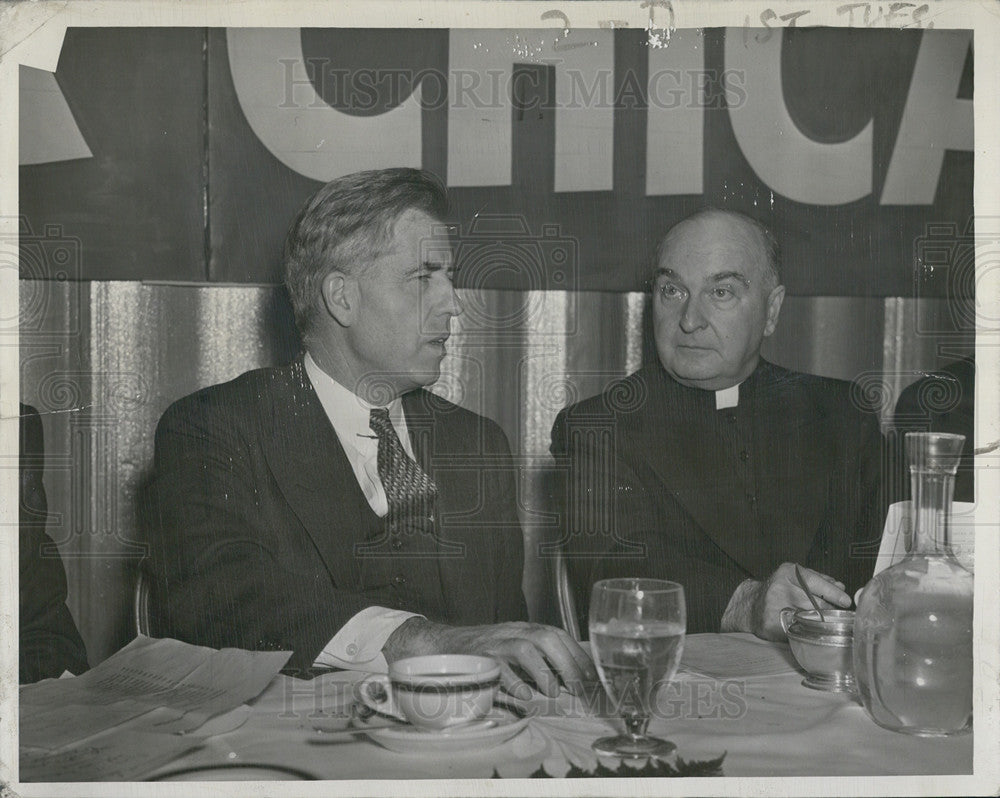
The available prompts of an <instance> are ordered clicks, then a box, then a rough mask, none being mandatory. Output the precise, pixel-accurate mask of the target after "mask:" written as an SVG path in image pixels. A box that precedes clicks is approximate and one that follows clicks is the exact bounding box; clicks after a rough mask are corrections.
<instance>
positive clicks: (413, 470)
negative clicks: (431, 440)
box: [368, 407, 437, 520]
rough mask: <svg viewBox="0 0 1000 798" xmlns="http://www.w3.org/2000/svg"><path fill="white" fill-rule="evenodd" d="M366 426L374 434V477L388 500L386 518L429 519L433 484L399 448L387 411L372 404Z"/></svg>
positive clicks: (432, 506) (433, 495)
mask: <svg viewBox="0 0 1000 798" xmlns="http://www.w3.org/2000/svg"><path fill="white" fill-rule="evenodd" d="M368 426H369V427H371V429H372V432H374V433H375V434H376V435H377V436H378V476H379V479H381V480H382V487H383V488H384V489H385V496H386V499H388V502H389V518H390V519H394V518H407V517H411V518H420V517H423V518H426V519H428V520H433V515H434V501H435V499H436V498H437V485H435V484H434V480H433V479H431V478H430V477H429V476H428V475H427V474H426V472H424V470H423V469H422V468H421V467H420V466H419V465H417V463H416V462H414V460H413V459H411V458H410V456H409V455H408V454H407V453H406V451H405V450H404V449H403V444H401V443H400V442H399V436H398V435H397V434H396V428H395V427H393V426H392V422H391V421H390V420H389V411H388V410H386V409H385V408H383V407H373V408H372V411H371V416H370V417H369V420H368Z"/></svg>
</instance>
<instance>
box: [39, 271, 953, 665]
mask: <svg viewBox="0 0 1000 798" xmlns="http://www.w3.org/2000/svg"><path fill="white" fill-rule="evenodd" d="M461 294H462V299H463V304H464V307H465V312H464V314H463V315H462V316H461V317H459V318H458V319H457V320H456V323H455V329H454V334H453V336H452V338H451V340H450V341H449V344H448V349H449V354H448V356H447V358H446V359H445V362H444V366H443V374H442V377H441V379H440V381H439V382H438V383H437V384H436V385H435V387H434V390H435V391H436V392H438V393H440V394H442V395H443V396H445V397H447V398H448V399H451V400H452V401H455V402H457V403H458V404H461V405H463V406H464V407H467V408H469V409H471V410H475V411H476V412H479V413H482V414H483V415H485V416H488V417H490V418H492V419H494V420H496V421H497V422H498V423H500V425H501V426H502V427H503V429H504V430H505V431H506V433H507V436H508V438H509V439H510V442H511V447H512V450H513V453H514V455H515V457H516V459H517V462H518V465H519V468H520V496H519V500H520V504H521V513H522V523H523V526H524V532H525V560H526V561H525V572H524V589H525V595H526V596H527V599H528V605H529V609H530V611H531V614H532V617H533V618H535V619H537V620H542V621H546V622H556V621H557V619H558V615H557V611H556V605H555V601H554V596H553V592H552V582H551V574H550V569H551V559H550V557H548V556H546V554H545V552H544V551H543V550H541V548H540V544H541V543H543V542H545V540H547V539H552V538H554V536H555V533H556V524H557V519H556V518H554V517H553V516H552V514H551V513H548V514H547V513H546V512H545V501H544V495H543V493H544V484H545V483H544V479H543V475H544V473H545V470H546V469H547V468H549V467H550V465H551V458H550V456H549V453H548V447H549V433H550V429H551V426H552V422H553V421H554V419H555V416H556V413H558V412H559V410H560V409H562V407H563V406H565V405H566V404H568V403H570V402H573V401H576V400H578V399H583V398H585V397H587V396H591V395H593V394H595V393H598V392H600V391H601V390H602V389H603V388H604V387H605V386H606V385H607V383H608V382H610V381H612V380H614V379H617V378H618V377H621V376H624V375H626V374H628V373H631V372H632V371H634V370H635V369H637V368H638V367H639V366H640V364H641V363H642V362H643V360H644V358H648V357H650V356H651V353H652V348H651V344H650V341H649V333H648V328H649V323H648V312H647V308H646V304H647V300H646V297H645V296H644V295H642V294H618V293H598V292H576V293H568V292H556V291H547V292H546V291H532V292H514V291H487V290H480V291H463V292H461ZM947 316H948V310H947V307H946V305H945V303H944V301H942V300H928V299H920V300H917V299H905V300H904V299H897V298H889V299H882V298H843V297H808V298H803V297H789V298H787V299H786V302H785V306H784V308H783V311H782V319H781V323H780V324H779V328H778V332H777V333H776V334H775V336H774V337H773V338H772V339H769V341H768V342H767V346H766V349H765V355H766V356H767V357H769V358H770V359H772V360H774V361H775V362H777V363H779V364H781V365H784V366H788V367H790V368H795V369H801V370H805V371H813V372H815V373H819V374H824V375H827V376H833V377H840V378H843V379H855V378H863V379H869V380H872V379H874V380H875V381H876V382H877V383H878V390H879V391H881V392H882V393H884V394H885V396H886V398H885V401H884V403H883V404H884V407H883V413H884V415H887V414H888V413H891V409H892V407H891V405H892V397H893V396H896V395H898V392H899V391H900V390H901V389H902V388H903V387H905V385H906V384H908V383H909V382H912V381H913V380H914V379H916V377H917V376H918V373H919V371H920V370H926V369H933V368H935V367H936V366H938V365H940V362H939V361H941V360H947V359H948V358H947V357H940V355H941V351H940V347H939V346H938V342H937V340H936V339H935V338H934V337H933V336H928V335H920V334H917V332H918V330H917V326H918V324H919V323H920V322H921V320H923V321H924V322H926V321H927V320H928V319H930V320H931V323H932V324H937V325H938V327H939V328H940V327H941V326H942V325H946V322H947ZM20 327H21V339H20V349H21V374H20V379H21V398H22V401H25V402H27V403H28V404H31V405H34V406H35V407H36V408H38V410H39V411H40V412H41V413H42V419H43V424H44V427H45V444H46V470H45V486H46V490H47V493H48V504H49V510H50V519H49V534H50V535H51V536H52V538H53V539H54V540H55V541H56V542H57V544H58V546H59V549H60V552H61V554H62V557H63V560H64V563H65V566H66V571H67V576H68V580H69V605H70V609H71V611H72V613H73V615H74V617H75V618H76V620H77V623H78V625H79V627H80V630H81V633H82V634H83V637H84V640H85V642H86V643H87V648H88V652H89V655H90V660H91V664H96V663H97V662H100V661H101V660H103V659H105V658H106V657H107V656H108V655H110V654H111V653H113V652H114V651H116V650H117V649H118V648H120V647H121V646H122V645H124V644H125V643H127V642H128V641H129V640H131V639H132V637H133V636H134V629H133V626H132V620H131V601H132V591H133V586H134V580H135V576H136V566H137V565H138V562H139V560H140V559H141V557H142V556H143V554H144V547H143V545H142V541H141V537H140V535H139V534H138V529H137V518H138V512H137V510H138V505H139V502H141V500H142V490H143V486H144V485H145V484H146V483H147V481H148V479H149V477H150V473H151V467H152V455H153V434H154V430H155V427H156V423H157V421H158V420H159V417H160V415H161V413H162V412H163V411H164V409H165V408H166V407H167V406H168V405H169V404H170V403H171V402H173V401H174V400H175V399H177V398H179V397H181V396H183V395H185V394H187V393H190V392H191V391H194V390H196V389H198V388H201V387H203V386H206V385H210V384H213V383H217V382H221V381H224V380H228V379H230V378H232V377H235V376H236V375H238V374H240V373H242V372H243V371H246V370H248V369H252V368H256V367H259V366H265V365H272V364H277V363H281V362H285V361H287V360H289V359H291V358H292V357H294V356H295V355H296V354H297V352H298V350H299V342H298V338H297V335H296V334H295V332H294V328H293V325H292V322H291V316H290V312H289V311H288V308H287V306H286V304H285V301H284V297H283V294H282V292H281V290H280V289H278V288H275V287H271V286H206V285H189V284H167V283H164V284H151V283H139V282H80V283H71V282H66V283H60V282H45V281H32V280H22V281H21V283H20ZM866 375H867V376H866Z"/></svg>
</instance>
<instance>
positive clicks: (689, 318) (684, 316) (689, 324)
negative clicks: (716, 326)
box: [681, 296, 705, 333]
mask: <svg viewBox="0 0 1000 798" xmlns="http://www.w3.org/2000/svg"><path fill="white" fill-rule="evenodd" d="M704 326H705V314H704V313H702V312H701V303H700V302H699V298H698V297H697V296H689V297H688V298H687V299H686V300H685V301H684V310H683V311H682V312H681V329H682V330H683V331H684V332H686V333H693V332H695V331H696V330H700V329H701V328H702V327H704Z"/></svg>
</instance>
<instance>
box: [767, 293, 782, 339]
mask: <svg viewBox="0 0 1000 798" xmlns="http://www.w3.org/2000/svg"><path fill="white" fill-rule="evenodd" d="M784 298H785V286H783V285H777V286H775V287H774V288H772V289H771V293H770V294H768V297H767V321H766V322H765V323H764V337H765V338H767V336H769V335H770V334H771V333H773V332H774V330H775V328H776V327H777V326H778V314H779V313H781V303H782V301H783V300H784Z"/></svg>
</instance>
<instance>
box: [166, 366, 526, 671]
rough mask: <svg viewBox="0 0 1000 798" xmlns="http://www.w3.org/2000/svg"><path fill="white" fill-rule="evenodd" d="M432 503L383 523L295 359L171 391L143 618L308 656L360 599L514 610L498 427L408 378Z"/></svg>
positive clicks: (412, 422) (504, 454)
mask: <svg viewBox="0 0 1000 798" xmlns="http://www.w3.org/2000/svg"><path fill="white" fill-rule="evenodd" d="M403 412H404V414H405V416H406V423H407V428H408V430H409V433H410V438H411V442H412V444H413V451H414V453H415V455H416V459H417V461H418V462H419V463H420V464H421V465H422V467H423V468H424V470H425V471H426V472H427V473H428V474H429V475H430V476H431V478H432V479H433V480H434V481H435V483H436V484H437V489H438V497H437V505H436V510H435V512H434V513H433V514H432V515H431V517H428V518H426V519H422V522H421V523H418V524H415V525H410V526H408V527H407V528H405V529H393V530H392V532H391V534H390V531H389V530H388V529H387V524H386V521H385V519H382V518H379V517H378V516H377V515H376V514H375V512H374V511H373V510H372V509H371V507H370V505H369V504H368V501H367V499H366V498H365V495H364V492H363V491H362V489H361V486H360V485H359V484H358V481H357V477H356V476H355V473H354V471H353V470H352V468H351V464H350V462H349V460H348V457H347V455H346V454H345V452H344V449H343V446H342V445H341V443H340V441H339V439H338V438H337V434H336V432H335V431H334V429H333V426H332V425H331V423H330V420H329V418H328V417H327V416H326V414H325V411H324V409H323V407H322V405H321V403H320V401H319V398H318V397H317V395H316V392H315V390H314V389H313V387H312V385H311V383H310V381H309V378H308V376H307V375H306V372H305V368H304V366H303V363H302V360H301V359H299V360H296V361H295V362H294V363H292V364H291V365H289V366H284V367H281V368H269V369H259V370H256V371H251V372H248V373H246V374H243V375H242V376H240V377H238V378H236V379H235V380H233V381H231V382H228V383H225V384H223V385H216V386H212V387H210V388H206V389H204V390H201V391H198V392H197V393H194V394H192V395H190V396H188V397H185V398H184V399H181V400H179V401H178V402H176V403H174V404H173V405H172V406H171V407H170V408H168V410H167V411H166V412H165V413H164V414H163V417H162V419H161V420H160V424H159V426H158V428H157V431H156V461H155V478H154V481H153V490H152V497H153V501H154V511H153V516H154V519H153V525H152V529H151V531H150V545H151V569H150V570H151V575H152V577H153V592H152V595H151V598H152V604H153V614H154V617H153V622H154V624H155V625H156V626H157V631H158V632H159V633H160V634H162V635H167V636H171V637H176V638H179V639H181V640H185V641H188V642H191V643H196V644H200V645H207V646H213V647H222V646H235V647H238V648H245V649H258V650H260V649H272V650H273V649H284V650H291V651H293V652H294V653H293V656H292V658H291V659H290V660H289V663H288V667H289V668H290V669H305V668H308V667H309V666H310V665H311V664H312V663H313V661H314V660H315V658H316V656H317V655H318V654H319V653H320V651H321V650H322V649H323V648H324V646H325V645H326V644H327V643H328V642H329V640H330V639H331V638H332V637H333V636H334V634H335V633H336V632H337V631H338V629H340V627H341V626H343V625H344V623H346V622H347V621H348V620H349V619H350V618H351V617H352V616H353V615H355V614H356V613H357V612H359V611H360V610H362V609H364V608H365V607H368V606H373V605H377V606H382V607H388V608H398V609H403V610H409V611H412V612H417V613H420V614H423V615H426V616H427V617H428V618H429V619H430V620H433V621H440V622H443V623H451V624H456V625H469V624H486V623H497V622H501V621H512V620H525V619H526V618H527V610H526V605H525V602H524V597H523V595H522V593H521V573H522V569H523V541H522V536H521V528H520V525H519V521H518V517H517V512H516V505H515V490H516V481H515V474H514V472H513V471H512V470H511V468H510V461H509V447H508V444H507V440H506V437H505V436H504V434H503V432H502V431H501V430H500V428H499V427H498V426H497V425H496V424H494V423H493V422H491V421H489V420H487V419H485V418H482V417H481V416H478V415H476V414H474V413H471V412H469V411H467V410H464V409H462V408H460V407H458V406H456V405H454V404H451V403H450V402H447V401H445V400H443V399H441V398H439V397H437V396H433V395H432V394H430V393H428V392H426V391H423V390H417V391H413V392H411V393H409V394H406V395H405V396H404V397H403Z"/></svg>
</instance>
